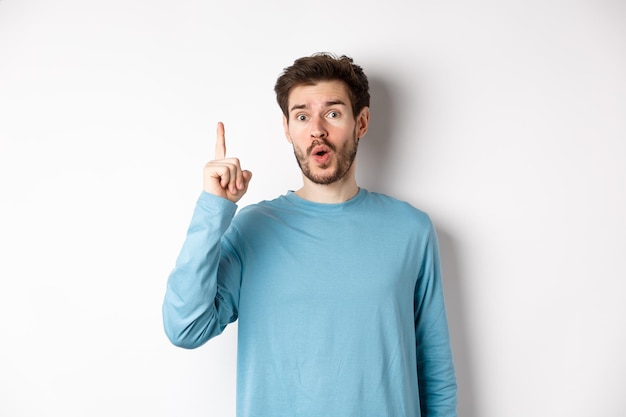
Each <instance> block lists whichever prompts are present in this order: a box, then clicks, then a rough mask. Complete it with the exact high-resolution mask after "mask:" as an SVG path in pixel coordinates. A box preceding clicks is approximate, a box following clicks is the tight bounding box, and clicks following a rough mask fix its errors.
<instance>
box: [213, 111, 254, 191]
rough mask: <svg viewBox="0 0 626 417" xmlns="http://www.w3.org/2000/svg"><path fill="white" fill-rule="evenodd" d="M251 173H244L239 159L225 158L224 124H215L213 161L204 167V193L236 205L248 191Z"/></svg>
mask: <svg viewBox="0 0 626 417" xmlns="http://www.w3.org/2000/svg"><path fill="white" fill-rule="evenodd" d="M250 178H252V172H250V171H247V170H246V171H244V170H242V169H241V166H240V165H239V159H237V158H226V136H225V135H224V124H223V123H222V122H218V123H217V140H216V142H215V159H214V160H213V161H210V162H209V163H207V164H206V165H205V166H204V191H206V192H207V193H210V194H213V195H216V196H218V197H222V198H226V199H228V200H230V201H232V202H233V203H236V202H237V201H239V199H241V197H243V195H244V194H245V193H246V191H247V190H248V184H249V183H250Z"/></svg>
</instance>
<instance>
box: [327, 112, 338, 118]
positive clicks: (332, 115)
mask: <svg viewBox="0 0 626 417" xmlns="http://www.w3.org/2000/svg"><path fill="white" fill-rule="evenodd" d="M339 116H340V114H339V112H338V111H335V110H331V111H329V112H328V118H329V119H336V118H338V117H339Z"/></svg>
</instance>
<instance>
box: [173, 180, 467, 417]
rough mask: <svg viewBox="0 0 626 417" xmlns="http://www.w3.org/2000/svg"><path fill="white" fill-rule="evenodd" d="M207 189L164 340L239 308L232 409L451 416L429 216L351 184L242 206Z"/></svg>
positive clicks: (178, 275)
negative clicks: (345, 192)
mask: <svg viewBox="0 0 626 417" xmlns="http://www.w3.org/2000/svg"><path fill="white" fill-rule="evenodd" d="M236 209H237V206H236V205H235V204H233V203H231V202H230V201H228V200H225V199H221V198H219V197H215V196H212V195H210V194H207V193H202V194H201V196H200V198H199V200H198V202H197V206H196V209H195V211H194V214H193V218H192V221H191V224H190V226H189V230H188V234H187V238H186V240H185V242H184V244H183V248H182V250H181V253H180V255H179V257H178V259H177V262H176V266H175V268H174V270H173V271H172V272H171V274H170V277H169V279H168V284H167V290H166V295H165V299H164V303H163V319H164V326H165V331H166V334H167V336H168V337H169V338H170V340H171V341H172V343H174V344H175V345H177V346H181V347H185V348H196V347H198V346H201V345H202V344H204V343H205V342H206V341H207V340H209V339H210V338H212V337H214V336H216V335H218V334H220V333H221V332H222V331H223V330H224V328H225V327H226V326H227V325H228V324H229V323H231V322H233V321H235V320H239V321H238V330H239V334H238V354H237V415H238V416H239V417H281V416H285V417H287V416H288V417H293V416H298V417H300V416H302V417H309V416H310V417H320V416H342V417H343V416H355V417H357V416H358V417H368V416H371V417H383V416H389V417H392V416H393V417H398V416H406V417H417V416H422V417H434V416H445V417H454V416H456V401H457V400H456V379H455V374H454V366H453V361H452V353H451V349H450V341H449V335H448V325H447V320H446V312H445V306H444V297H443V289H442V282H441V276H440V275H441V274H440V265H439V255H438V248H437V238H436V234H435V231H434V228H433V225H432V223H431V221H430V219H429V217H428V216H427V215H426V214H425V213H424V212H422V211H420V210H417V209H415V208H414V207H412V206H411V205H409V204H408V203H405V202H401V201H398V200H396V199H393V198H391V197H388V196H385V195H382V194H377V193H370V192H368V191H366V190H364V189H360V190H359V192H358V194H357V195H356V196H355V197H354V198H352V199H351V200H349V201H347V202H344V203H341V204H319V203H313V202H310V201H307V200H304V199H301V198H300V197H298V196H297V195H296V194H295V193H293V192H289V193H287V194H285V195H283V196H281V197H278V198H277V199H275V200H272V201H264V202H261V203H258V204H255V205H251V206H248V207H245V208H243V209H242V210H241V211H240V212H239V213H238V214H237V215H236V216H235V212H236Z"/></svg>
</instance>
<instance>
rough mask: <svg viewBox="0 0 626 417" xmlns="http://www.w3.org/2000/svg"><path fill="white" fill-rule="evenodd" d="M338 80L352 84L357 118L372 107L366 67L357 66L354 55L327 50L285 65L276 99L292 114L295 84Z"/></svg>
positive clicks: (312, 83)
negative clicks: (290, 104)
mask: <svg viewBox="0 0 626 417" xmlns="http://www.w3.org/2000/svg"><path fill="white" fill-rule="evenodd" d="M334 80H338V81H343V82H344V83H345V84H346V86H347V87H348V94H349V96H350V102H351V103H352V113H354V117H357V115H358V114H359V112H360V111H361V110H362V109H363V108H364V107H369V105H370V93H369V83H368V81H367V76H366V75H365V73H364V72H363V68H361V67H360V66H358V65H356V64H355V63H354V62H353V60H352V58H350V57H347V56H345V55H342V56H340V57H337V56H336V55H333V54H330V53H327V52H321V53H317V54H314V55H311V56H308V57H302V58H298V59H296V60H295V61H294V63H293V65H291V66H290V67H287V68H285V69H284V70H283V73H282V74H281V75H280V77H278V80H277V81H276V85H275V86H274V91H275V92H276V101H278V105H279V106H280V109H281V110H282V111H283V114H284V115H285V117H288V116H289V109H288V106H289V93H290V92H291V90H292V89H293V88H294V87H296V86H299V85H315V84H317V83H318V82H320V81H334Z"/></svg>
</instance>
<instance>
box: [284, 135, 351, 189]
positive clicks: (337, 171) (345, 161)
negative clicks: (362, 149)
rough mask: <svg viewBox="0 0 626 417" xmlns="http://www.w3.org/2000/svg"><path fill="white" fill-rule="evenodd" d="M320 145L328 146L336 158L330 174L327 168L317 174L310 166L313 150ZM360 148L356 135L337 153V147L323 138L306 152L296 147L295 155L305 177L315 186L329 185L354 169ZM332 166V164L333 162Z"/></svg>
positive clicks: (312, 144) (294, 149) (317, 140)
mask: <svg viewBox="0 0 626 417" xmlns="http://www.w3.org/2000/svg"><path fill="white" fill-rule="evenodd" d="M318 145H325V146H327V147H328V148H329V149H330V150H331V151H332V152H333V155H334V156H335V158H334V161H335V167H334V168H333V169H331V170H329V171H328V172H325V171H326V168H327V166H322V167H321V168H322V169H324V172H321V173H315V172H313V170H312V169H311V164H310V162H311V159H310V156H311V152H312V151H313V148H315V147H316V146H318ZM358 147H359V139H358V138H357V137H356V133H355V134H354V135H353V138H352V140H351V141H350V142H348V143H346V145H345V146H344V147H343V148H341V149H340V150H339V152H338V151H337V147H336V146H334V145H332V144H331V143H330V142H328V141H327V140H326V139H324V138H321V139H316V140H314V141H313V143H311V145H310V146H309V147H308V149H307V150H306V152H302V151H301V150H300V149H298V148H296V147H295V146H294V147H293V153H294V155H295V156H296V161H297V162H298V166H299V167H300V170H301V171H302V173H303V174H304V176H305V177H307V178H308V179H309V180H311V181H312V182H313V183H315V184H320V185H329V184H332V183H334V182H336V181H339V180H340V179H342V178H343V177H344V176H345V175H346V174H347V173H348V171H350V168H351V167H352V164H353V163H354V160H355V158H356V153H357V150H358ZM330 164H332V160H331V162H330ZM328 166H330V165H328Z"/></svg>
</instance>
